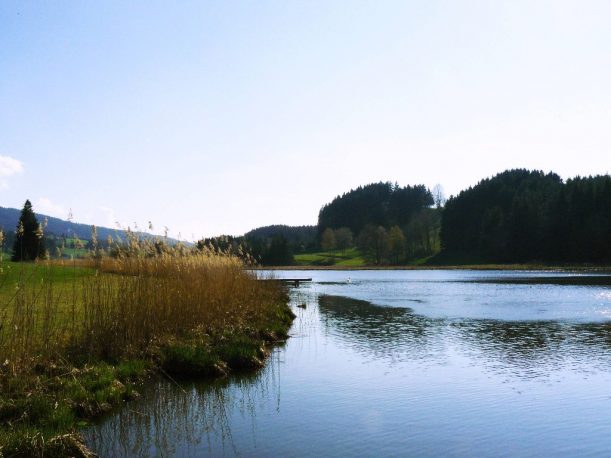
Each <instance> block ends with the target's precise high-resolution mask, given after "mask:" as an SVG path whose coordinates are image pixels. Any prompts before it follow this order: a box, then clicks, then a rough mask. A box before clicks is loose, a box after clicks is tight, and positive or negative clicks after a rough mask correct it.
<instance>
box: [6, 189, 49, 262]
mask: <svg viewBox="0 0 611 458" xmlns="http://www.w3.org/2000/svg"><path fill="white" fill-rule="evenodd" d="M45 255H46V250H45V241H44V237H43V231H42V227H41V225H40V224H39V223H38V220H37V219H36V215H35V214H34V211H33V210H32V204H31V202H30V201H29V200H26V201H25V204H24V205H23V209H22V210H21V216H20V217H19V223H18V224H17V230H16V237H15V243H14V244H13V255H12V257H11V260H12V261H33V260H35V259H37V258H44V257H45Z"/></svg>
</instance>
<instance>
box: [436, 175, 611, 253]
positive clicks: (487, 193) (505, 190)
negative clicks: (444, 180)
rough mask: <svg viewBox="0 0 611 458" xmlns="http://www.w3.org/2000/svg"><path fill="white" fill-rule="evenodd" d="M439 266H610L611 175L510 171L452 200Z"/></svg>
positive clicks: (443, 230) (445, 214)
mask: <svg viewBox="0 0 611 458" xmlns="http://www.w3.org/2000/svg"><path fill="white" fill-rule="evenodd" d="M440 237H441V248H442V252H441V253H440V255H439V260H440V261H451V260H456V259H465V260H471V261H478V262H531V261H541V262H561V263H576V262H594V263H602V262H608V261H610V260H611V176H609V175H601V176H593V177H576V178H573V179H569V180H567V181H566V182H563V180H562V179H561V178H560V177H559V176H558V175H556V174H555V173H547V174H545V173H543V172H540V171H529V170H524V169H516V170H508V171H505V172H503V173H500V174H498V175H496V176H494V177H492V178H488V179H484V180H482V181H480V182H479V183H478V184H477V185H475V186H473V187H471V188H469V189H466V190H464V191H462V192H461V193H459V194H458V195H457V196H455V197H452V198H450V199H449V200H448V201H447V203H446V205H445V207H444V209H443V214H442V220H441V232H440Z"/></svg>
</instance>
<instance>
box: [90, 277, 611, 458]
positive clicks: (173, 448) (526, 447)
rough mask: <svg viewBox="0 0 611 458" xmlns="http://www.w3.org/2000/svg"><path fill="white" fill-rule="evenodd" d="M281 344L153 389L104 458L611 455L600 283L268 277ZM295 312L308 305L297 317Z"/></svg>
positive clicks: (112, 431)
mask: <svg viewBox="0 0 611 458" xmlns="http://www.w3.org/2000/svg"><path fill="white" fill-rule="evenodd" d="M273 275H275V276H276V277H296V276H297V277H312V279H313V282H312V283H305V284H302V285H301V286H299V287H298V288H293V289H291V293H290V294H291V306H292V308H293V310H294V311H295V313H296V314H297V318H296V319H295V322H294V324H293V327H292V329H291V332H290V334H291V338H290V339H289V340H288V341H287V342H286V344H284V345H282V346H278V347H276V348H275V349H274V350H273V352H272V354H271V356H270V358H269V360H268V361H267V364H266V366H265V367H264V368H263V369H262V370H260V371H258V372H256V373H255V374H250V375H245V376H244V375H242V376H235V377H229V378H226V379H223V380H217V381H212V382H211V381H198V382H184V381H180V382H171V381H166V380H163V381H158V382H155V383H153V384H151V385H149V386H147V387H146V388H145V389H144V390H143V393H142V394H143V396H142V397H141V399H139V400H137V401H134V402H130V403H128V404H127V405H126V406H125V407H124V408H122V409H120V410H118V411H117V412H114V413H113V414H111V415H109V416H107V417H106V418H104V419H103V420H102V421H100V422H99V423H98V424H96V425H95V426H93V427H90V428H88V429H86V430H85V431H84V434H85V436H86V441H87V443H88V445H90V446H91V447H92V448H93V449H94V450H96V451H97V452H98V453H99V454H100V456H181V457H182V456H359V457H361V456H440V455H441V456H542V455H546V456H609V455H610V454H611V276H609V275H604V274H584V273H575V274H572V273H566V272H515V271H466V270H462V271H460V270H452V271H443V270H434V271H426V270H418V271H299V272H295V271H287V272H283V271H276V272H273ZM298 305H301V306H304V305H305V308H301V307H297V306H298Z"/></svg>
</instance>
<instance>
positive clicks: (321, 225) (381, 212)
mask: <svg viewBox="0 0 611 458" xmlns="http://www.w3.org/2000/svg"><path fill="white" fill-rule="evenodd" d="M432 205H433V196H432V194H431V192H430V191H429V190H428V189H427V188H426V187H425V186H424V185H416V186H405V187H400V186H398V185H396V184H392V183H390V182H386V183H373V184H368V185H365V186H359V187H358V188H356V189H353V190H351V191H349V192H347V193H344V194H342V195H341V196H337V197H336V198H335V199H333V200H332V201H331V202H330V203H328V204H326V205H325V206H324V207H322V208H321V210H320V212H319V214H318V230H319V232H320V233H322V231H324V230H325V229H327V228H331V229H337V228H341V227H347V228H349V229H350V230H351V231H352V232H353V233H355V234H359V233H360V232H361V231H362V229H363V228H365V226H367V225H373V226H382V227H391V226H399V227H402V226H404V225H405V224H407V223H408V222H409V221H410V220H411V219H412V217H413V216H414V215H416V214H417V213H419V212H420V211H421V210H422V209H424V208H428V207H430V206H432Z"/></svg>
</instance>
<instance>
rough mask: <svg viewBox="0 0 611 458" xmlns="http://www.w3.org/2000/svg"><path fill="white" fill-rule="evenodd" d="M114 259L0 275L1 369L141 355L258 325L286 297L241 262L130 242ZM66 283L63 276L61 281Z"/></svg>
mask: <svg viewBox="0 0 611 458" xmlns="http://www.w3.org/2000/svg"><path fill="white" fill-rule="evenodd" d="M117 246H120V247H121V249H120V250H119V251H118V253H115V257H110V256H108V255H104V254H103V253H101V250H99V249H98V247H97V246H96V247H95V252H94V253H93V254H94V255H93V256H92V257H91V258H90V259H89V260H84V261H78V262H77V261H71V262H65V261H59V262H58V261H55V262H52V261H43V262H38V263H36V264H34V265H28V266H23V265H21V266H20V265H15V264H11V265H9V268H10V269H12V272H10V273H7V272H4V273H0V301H1V302H0V365H2V366H1V367H2V368H3V369H2V370H3V371H4V372H10V373H11V374H18V373H20V372H24V371H28V370H31V369H32V367H34V366H35V365H36V364H38V363H40V362H44V361H49V360H53V359H57V358H63V359H72V360H78V361H83V360H84V361H87V360H95V359H106V360H116V359H120V358H123V357H139V356H142V355H145V354H146V353H147V352H149V351H150V350H151V349H154V348H155V347H156V346H158V345H161V344H163V343H164V342H167V341H168V340H171V339H176V338H181V337H185V336H187V335H193V334H194V333H195V334H197V335H199V336H202V337H204V338H205V337H206V336H217V337H218V336H222V335H224V334H231V333H233V332H236V331H238V330H239V331H240V332H244V331H248V330H249V329H253V330H254V329H255V328H256V326H257V325H258V324H260V323H261V321H262V320H264V319H265V318H266V317H268V316H269V314H273V313H275V312H274V311H275V310H277V306H278V303H279V301H280V300H281V293H280V292H279V291H278V289H277V288H276V287H274V286H273V285H270V284H268V283H267V282H258V281H256V279H255V278H254V277H253V276H252V275H250V274H249V273H248V272H247V271H246V270H245V269H244V262H243V259H242V258H238V257H237V256H235V255H233V254H231V253H224V252H216V251H214V250H210V249H204V250H196V249H192V248H190V247H186V246H184V245H178V246H173V247H170V246H168V245H167V244H165V243H159V241H152V240H145V241H140V240H138V239H137V238H136V237H135V236H134V235H133V234H131V235H130V234H129V233H128V239H127V240H126V241H125V242H123V243H122V244H117ZM58 278H59V280H58Z"/></svg>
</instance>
